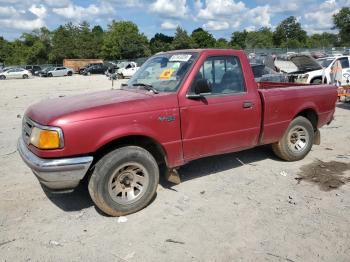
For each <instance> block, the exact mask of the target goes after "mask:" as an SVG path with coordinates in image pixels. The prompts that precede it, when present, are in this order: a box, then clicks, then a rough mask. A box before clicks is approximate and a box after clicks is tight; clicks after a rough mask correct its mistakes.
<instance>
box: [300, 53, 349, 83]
mask: <svg viewBox="0 0 350 262" xmlns="http://www.w3.org/2000/svg"><path fill="white" fill-rule="evenodd" d="M338 60H339V61H340V64H341V66H342V81H341V85H346V84H347V80H349V79H348V75H349V74H350V66H349V65H350V56H336V57H326V58H320V59H317V62H318V63H319V64H320V65H321V68H320V69H318V70H313V71H309V72H307V73H305V74H303V75H300V78H299V80H301V81H300V82H303V83H308V84H322V83H327V84H330V83H331V81H332V79H331V71H332V66H333V65H334V64H335V62H336V61H338Z"/></svg>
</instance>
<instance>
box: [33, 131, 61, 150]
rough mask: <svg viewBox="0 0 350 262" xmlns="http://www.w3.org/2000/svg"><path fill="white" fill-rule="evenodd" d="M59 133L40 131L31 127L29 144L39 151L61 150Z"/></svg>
mask: <svg viewBox="0 0 350 262" xmlns="http://www.w3.org/2000/svg"><path fill="white" fill-rule="evenodd" d="M60 133H61V132H59V131H56V130H47V129H40V128H38V127H33V129H32V133H31V135H30V144H32V145H33V146H35V147H37V148H39V149H57V148H61V147H62V146H63V145H62V144H61V139H62V137H60Z"/></svg>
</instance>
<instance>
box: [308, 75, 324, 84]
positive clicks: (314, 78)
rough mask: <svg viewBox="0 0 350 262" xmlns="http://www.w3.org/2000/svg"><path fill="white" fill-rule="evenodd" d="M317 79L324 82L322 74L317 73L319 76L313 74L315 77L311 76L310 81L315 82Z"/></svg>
mask: <svg viewBox="0 0 350 262" xmlns="http://www.w3.org/2000/svg"><path fill="white" fill-rule="evenodd" d="M316 79H320V80H321V82H322V76H321V75H317V76H313V77H312V78H311V80H310V83H312V82H313V81H314V80H316Z"/></svg>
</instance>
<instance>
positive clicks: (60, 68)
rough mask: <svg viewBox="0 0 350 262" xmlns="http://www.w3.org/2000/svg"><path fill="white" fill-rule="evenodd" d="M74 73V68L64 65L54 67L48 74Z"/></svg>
mask: <svg viewBox="0 0 350 262" xmlns="http://www.w3.org/2000/svg"><path fill="white" fill-rule="evenodd" d="M72 75H73V69H71V68H68V67H64V66H58V67H53V68H51V69H50V70H49V71H47V76H48V77H52V76H72Z"/></svg>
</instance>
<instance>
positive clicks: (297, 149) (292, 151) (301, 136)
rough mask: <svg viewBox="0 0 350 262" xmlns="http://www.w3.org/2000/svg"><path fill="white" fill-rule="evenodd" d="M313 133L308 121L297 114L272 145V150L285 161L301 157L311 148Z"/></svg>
mask: <svg viewBox="0 0 350 262" xmlns="http://www.w3.org/2000/svg"><path fill="white" fill-rule="evenodd" d="M314 134H315V133H314V128H313V126H312V124H311V123H310V121H309V120H308V119H306V118H305V117H302V116H298V117H296V118H295V119H294V120H293V121H292V122H291V123H290V124H289V127H288V129H287V131H286V132H285V134H284V135H283V137H282V138H281V140H280V141H279V142H277V143H275V144H273V145H272V149H273V152H274V153H275V154H276V155H277V156H278V157H280V158H282V159H284V160H286V161H297V160H300V159H303V158H304V157H305V156H306V155H307V154H308V153H309V152H310V150H311V147H312V144H313V141H314Z"/></svg>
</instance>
